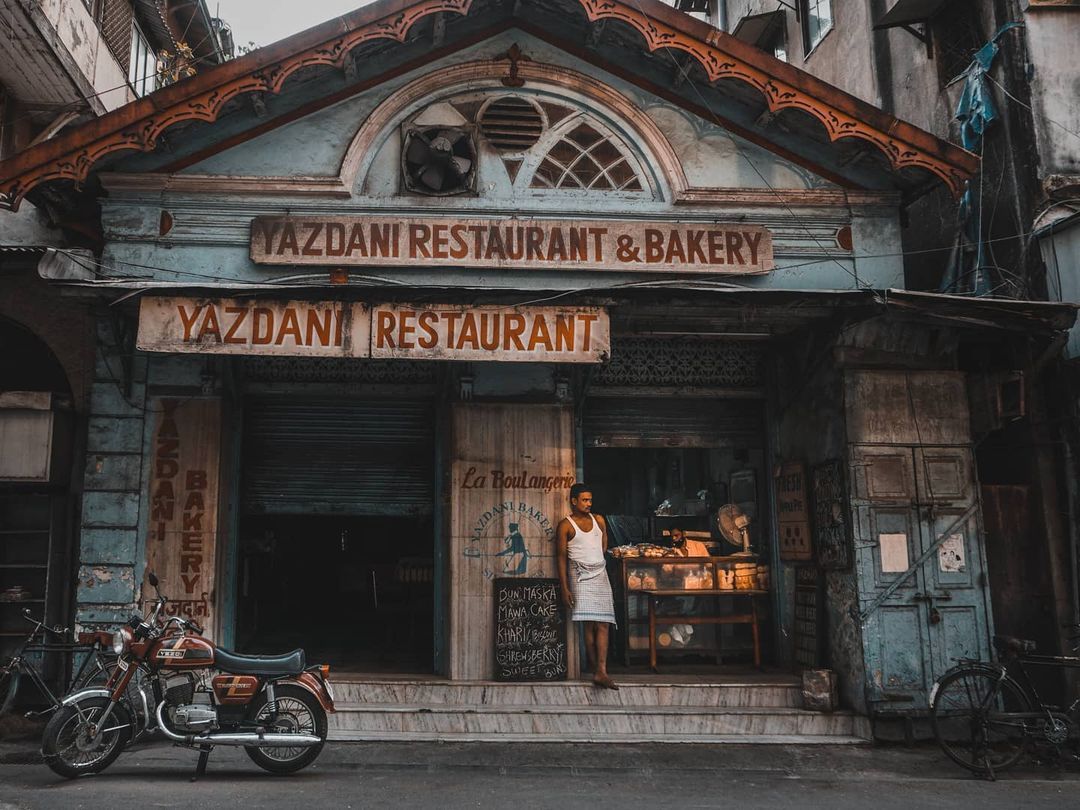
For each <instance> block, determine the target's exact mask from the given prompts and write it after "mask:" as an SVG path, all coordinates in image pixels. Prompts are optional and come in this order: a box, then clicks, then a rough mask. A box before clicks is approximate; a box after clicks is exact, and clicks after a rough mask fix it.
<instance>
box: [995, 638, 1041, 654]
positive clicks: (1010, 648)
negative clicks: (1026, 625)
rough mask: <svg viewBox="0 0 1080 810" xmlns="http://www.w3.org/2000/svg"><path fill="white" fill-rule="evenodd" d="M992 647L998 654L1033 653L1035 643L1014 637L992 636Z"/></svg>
mask: <svg viewBox="0 0 1080 810" xmlns="http://www.w3.org/2000/svg"><path fill="white" fill-rule="evenodd" d="M994 647H996V648H997V651H998V652H999V653H1002V652H1011V653H1033V652H1035V642H1034V641H1032V640H1031V639H1026V638H1016V637H1015V636H994Z"/></svg>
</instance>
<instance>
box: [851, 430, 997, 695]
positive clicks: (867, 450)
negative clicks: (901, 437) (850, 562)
mask: <svg viewBox="0 0 1080 810" xmlns="http://www.w3.org/2000/svg"><path fill="white" fill-rule="evenodd" d="M851 463H852V481H853V489H854V492H853V501H852V506H853V509H854V511H855V518H856V520H855V556H856V564H857V566H858V577H859V608H860V613H861V616H862V619H863V621H862V631H863V648H864V656H865V665H866V686H867V699H868V700H869V701H870V703H871V706H872V707H873V708H874V709H875V710H878V711H880V710H901V709H905V710H906V709H925V708H926V707H927V695H928V693H929V689H930V686H931V685H932V684H933V682H934V681H935V680H936V679H937V678H938V677H940V676H941V675H942V674H944V672H945V671H947V670H948V669H949V668H950V667H952V666H953V665H955V663H956V662H957V660H958V659H960V658H980V657H985V656H987V655H988V654H989V639H990V616H989V598H988V594H987V592H986V584H985V581H986V580H985V576H984V571H985V570H986V565H985V555H984V552H983V547H982V542H981V535H980V533H979V531H978V526H979V520H978V514H979V513H978V504H977V499H976V488H975V478H974V472H973V469H972V455H971V450H970V448H967V447H929V448H928V447H910V446H903V445H900V446H883V445H877V446H854V447H853V448H852V452H851ZM920 559H922V560H923V561H922V562H921V563H920V562H919V560H920Z"/></svg>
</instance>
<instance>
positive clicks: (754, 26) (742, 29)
mask: <svg viewBox="0 0 1080 810" xmlns="http://www.w3.org/2000/svg"><path fill="white" fill-rule="evenodd" d="M783 28H784V11H783V9H777V10H776V11H767V12H765V13H764V14H748V15H746V16H745V17H743V18H742V19H741V20H739V24H738V25H736V26H735V30H734V31H732V32H731V35H732V36H733V37H735V39H738V40H742V41H743V42H745V43H747V44H749V45H753V46H754V47H755V48H760V47H762V46H763V45H765V44H766V43H768V42H769V39H770V37H773V36H775V35H776V32H777V31H780V30H783Z"/></svg>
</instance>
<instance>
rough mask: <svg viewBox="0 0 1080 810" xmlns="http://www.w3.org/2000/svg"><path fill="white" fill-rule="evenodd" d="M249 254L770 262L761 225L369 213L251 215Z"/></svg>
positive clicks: (674, 265) (551, 263)
mask: <svg viewBox="0 0 1080 810" xmlns="http://www.w3.org/2000/svg"><path fill="white" fill-rule="evenodd" d="M251 260H252V261H253V262H256V263H258V264H287V265H299V264H314V265H328V266H348V265H363V266H367V267H372V266H380V265H384V266H385V265H389V266H406V265H410V266H412V265H424V266H427V267H498V268H503V269H523V270H621V271H624V272H625V271H633V272H648V273H655V272H675V273H725V274H743V275H745V274H758V273H767V272H769V271H770V270H772V269H773V266H774V264H773V246H772V234H771V233H770V232H769V230H768V229H766V228H764V227H762V226H760V225H744V224H741V223H738V224H714V223H678V222H636V221H628V222H616V221H610V220H597V221H591V222H590V221H583V220H537V219H526V220H519V219H449V218H441V219H428V218H424V219H420V218H398V219H391V218H387V217H371V216H368V217H256V218H255V219H254V220H252V223H251Z"/></svg>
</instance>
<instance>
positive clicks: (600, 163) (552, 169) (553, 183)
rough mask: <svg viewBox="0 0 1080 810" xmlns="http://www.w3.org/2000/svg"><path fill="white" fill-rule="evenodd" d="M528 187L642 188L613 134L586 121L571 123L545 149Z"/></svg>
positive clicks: (630, 189)
mask: <svg viewBox="0 0 1080 810" xmlns="http://www.w3.org/2000/svg"><path fill="white" fill-rule="evenodd" d="M530 185H531V187H532V188H552V189H568V188H570V189H589V190H599V191H642V190H643V187H642V184H641V180H640V179H639V178H638V176H637V172H636V171H634V169H633V167H632V166H631V165H630V163H629V162H628V160H627V157H626V153H625V151H624V150H623V148H622V147H621V144H618V142H617V141H616V139H615V137H614V136H613V135H605V134H603V133H601V132H600V131H598V129H597V128H596V127H594V126H592V125H591V124H589V123H588V122H584V121H583V122H581V123H579V124H577V125H576V126H574V127H573V128H572V129H571V130H570V131H569V132H567V133H566V135H564V136H563V137H562V139H560V140H559V141H558V142H557V143H556V144H555V146H553V147H552V148H551V150H550V151H549V152H548V153H547V155H546V156H545V157H544V159H543V160H542V161H541V162H540V165H539V166H538V167H537V169H536V173H535V174H534V175H533V178H532V182H531V184H530Z"/></svg>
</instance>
